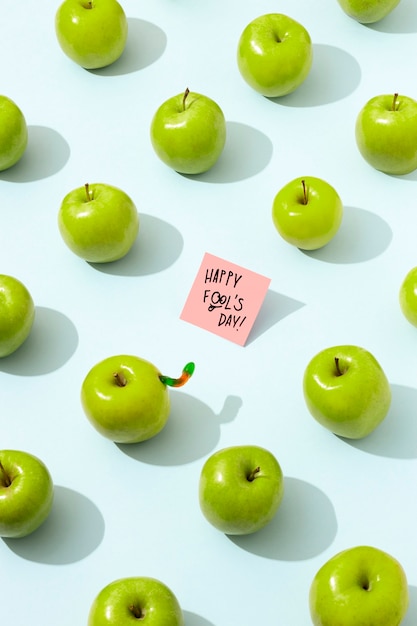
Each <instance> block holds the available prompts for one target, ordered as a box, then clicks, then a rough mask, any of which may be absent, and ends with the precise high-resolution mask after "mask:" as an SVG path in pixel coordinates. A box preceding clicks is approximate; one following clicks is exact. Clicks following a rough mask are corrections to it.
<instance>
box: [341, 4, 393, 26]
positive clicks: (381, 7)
mask: <svg viewBox="0 0 417 626" xmlns="http://www.w3.org/2000/svg"><path fill="white" fill-rule="evenodd" d="M338 2H339V4H340V6H341V7H342V9H343V11H344V12H345V13H346V14H347V15H349V17H352V18H353V19H354V20H356V21H357V22H360V23H361V24H373V23H374V22H379V20H382V18H383V17H385V16H386V15H388V14H389V13H391V11H393V9H395V7H396V6H397V4H399V3H400V0H338Z"/></svg>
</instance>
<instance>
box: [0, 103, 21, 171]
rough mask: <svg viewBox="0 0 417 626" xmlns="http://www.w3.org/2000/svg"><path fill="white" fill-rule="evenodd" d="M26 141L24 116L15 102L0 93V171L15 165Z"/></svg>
mask: <svg viewBox="0 0 417 626" xmlns="http://www.w3.org/2000/svg"><path fill="white" fill-rule="evenodd" d="M27 143H28V129H27V125H26V120H25V117H24V115H23V113H22V111H21V110H20V109H19V107H18V106H17V104H15V102H13V100H10V98H8V97H7V96H1V95H0V172H2V171H3V170H7V169H8V168H9V167H12V165H15V164H16V163H17V162H18V161H19V160H20V159H21V158H22V156H23V154H24V152H25V150H26V146H27Z"/></svg>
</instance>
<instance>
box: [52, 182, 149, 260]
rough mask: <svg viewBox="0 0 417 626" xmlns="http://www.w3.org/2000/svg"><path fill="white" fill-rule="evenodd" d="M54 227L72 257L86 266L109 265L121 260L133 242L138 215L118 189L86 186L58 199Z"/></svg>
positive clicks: (103, 186) (126, 196)
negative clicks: (80, 260) (87, 264)
mask: <svg viewBox="0 0 417 626" xmlns="http://www.w3.org/2000/svg"><path fill="white" fill-rule="evenodd" d="M58 227H59V230H60V233H61V235H62V238H63V240H64V241H65V243H66V244H67V246H68V247H69V248H70V250H72V252H74V254H76V255H77V256H79V257H81V258H82V259H85V260H86V261H88V262H90V263H109V262H111V261H117V260H118V259H121V258H122V257H124V256H125V255H126V254H127V253H128V252H129V250H130V249H131V247H132V246H133V244H134V243H135V241H136V237H137V234H138V231H139V215H138V212H137V209H136V206H135V204H134V202H133V200H132V199H131V198H130V197H129V196H128V195H127V194H126V193H125V192H124V191H122V190H121V189H118V188H117V187H113V186H112V185H105V184H103V183H95V184H93V185H89V184H86V185H84V186H83V187H77V189H73V190H72V191H70V192H69V193H68V194H67V195H66V196H65V197H64V199H63V200H62V203H61V206H60V208H59V212H58Z"/></svg>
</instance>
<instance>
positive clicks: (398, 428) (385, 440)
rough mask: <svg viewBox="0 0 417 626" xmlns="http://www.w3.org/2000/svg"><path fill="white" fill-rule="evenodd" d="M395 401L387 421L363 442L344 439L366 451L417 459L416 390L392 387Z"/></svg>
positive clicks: (390, 456)
mask: <svg viewBox="0 0 417 626" xmlns="http://www.w3.org/2000/svg"><path fill="white" fill-rule="evenodd" d="M391 391H392V401H391V406H390V409H389V411H388V415H387V416H386V418H385V419H384V421H383V422H382V423H381V424H380V425H379V426H378V427H377V428H376V429H375V430H374V432H372V433H371V434H370V435H368V436H367V437H365V438H364V439H357V440H355V439H345V438H343V437H339V438H340V439H341V440H342V441H345V442H346V443H348V444H349V445H351V446H352V447H354V448H357V449H358V450H362V451H363V452H368V453H369V454H374V455H377V456H382V457H388V458H392V459H417V412H416V406H417V389H413V388H412V387H405V386H403V385H391Z"/></svg>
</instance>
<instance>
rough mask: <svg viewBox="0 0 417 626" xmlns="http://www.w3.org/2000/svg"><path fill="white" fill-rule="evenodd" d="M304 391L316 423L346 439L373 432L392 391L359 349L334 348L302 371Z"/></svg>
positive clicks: (367, 354) (370, 357) (372, 359)
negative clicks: (336, 361)
mask: <svg viewBox="0 0 417 626" xmlns="http://www.w3.org/2000/svg"><path fill="white" fill-rule="evenodd" d="M335 357H337V358H338V359H339V368H340V371H341V372H342V374H341V375H340V374H339V373H338V371H337V369H336V364H335ZM303 391H304V398H305V401H306V404H307V407H308V409H309V411H310V413H311V415H312V416H313V417H314V418H315V419H316V420H317V422H319V424H321V425H322V426H324V427H325V428H327V429H328V430H330V431H331V432H333V433H334V434H336V435H339V436H340V437H346V438H348V439H361V438H363V437H366V436H367V435H369V434H370V433H371V432H372V431H374V430H375V428H376V427H377V426H378V425H379V424H380V423H381V422H382V421H383V420H384V419H385V417H386V415H387V413H388V410H389V407H390V404H391V387H390V384H389V381H388V379H387V377H386V375H385V373H384V371H383V369H382V367H381V366H380V364H379V363H378V361H377V360H376V359H375V357H374V356H373V355H372V354H371V353H370V352H368V350H365V349H364V348H361V347H358V346H351V345H342V346H333V347H331V348H326V349H325V350H322V351H321V352H319V353H318V354H316V355H315V356H314V357H313V358H312V359H311V361H310V362H309V364H308V365H307V367H306V369H305V372H304V378H303Z"/></svg>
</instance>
